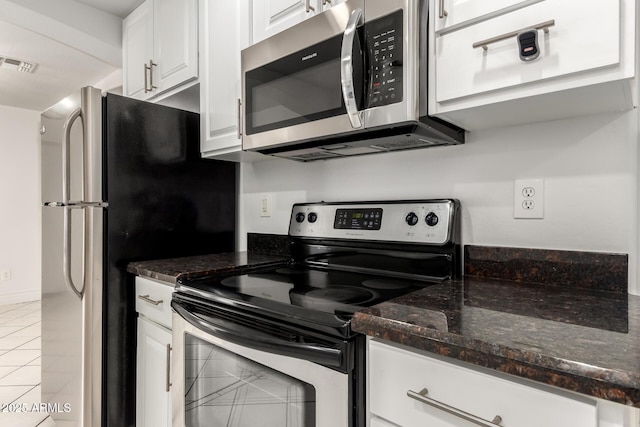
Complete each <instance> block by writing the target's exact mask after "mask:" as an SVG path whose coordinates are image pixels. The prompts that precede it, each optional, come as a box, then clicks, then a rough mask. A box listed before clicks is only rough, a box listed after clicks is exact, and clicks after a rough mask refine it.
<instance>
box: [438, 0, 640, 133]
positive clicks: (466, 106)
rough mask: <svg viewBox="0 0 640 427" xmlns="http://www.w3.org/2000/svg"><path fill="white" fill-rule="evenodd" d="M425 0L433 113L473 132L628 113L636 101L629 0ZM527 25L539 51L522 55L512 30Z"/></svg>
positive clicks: (515, 31)
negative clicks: (427, 0) (533, 56)
mask: <svg viewBox="0 0 640 427" xmlns="http://www.w3.org/2000/svg"><path fill="white" fill-rule="evenodd" d="M487 3H489V4H487ZM430 5H431V7H432V10H435V13H433V14H431V16H430V19H431V28H432V29H435V31H432V33H431V38H430V50H431V55H429V65H430V66H429V70H431V71H430V74H429V89H430V91H431V93H432V96H431V97H430V113H431V114H432V115H435V116H438V117H441V118H443V119H445V120H448V121H451V122H453V123H455V124H457V125H459V126H461V127H463V128H465V129H467V130H474V129H480V128H488V127H495V126H504V125H514V124H522V123H531V122H536V121H545V120H552V119H557V118H563V117H571V116H578V115H583V114H592V113H600V112H604V111H616V110H624V109H630V108H632V107H633V106H634V103H636V101H637V100H634V99H633V90H632V88H633V86H632V79H633V78H634V76H635V48H636V41H635V19H634V18H635V16H636V10H635V1H634V0H611V1H608V2H605V3H602V2H586V3H585V2H584V1H583V0H525V1H510V0H496V1H492V2H482V1H469V0H467V1H462V0H432V1H431V4H430ZM443 5H444V12H446V13H442V15H443V17H442V18H441V17H440V15H441V14H440V11H441V10H443V9H442V7H443ZM474 5H475V6H474ZM536 28H537V29H536ZM531 29H534V32H535V33H536V34H537V48H538V51H539V56H538V57H537V58H536V59H533V60H530V61H526V60H523V59H522V58H521V56H520V47H519V44H518V37H517V35H518V33H519V32H521V31H523V30H531ZM585 100H589V102H585ZM596 100H597V102H596Z"/></svg>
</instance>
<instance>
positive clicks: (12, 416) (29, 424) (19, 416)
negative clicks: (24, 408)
mask: <svg viewBox="0 0 640 427" xmlns="http://www.w3.org/2000/svg"><path fill="white" fill-rule="evenodd" d="M48 416H49V414H47V413H42V412H8V413H7V412H2V413H0V426H11V427H35V426H37V425H39V424H40V423H42V422H43V421H44V420H45V419H46V418H47V417H48ZM56 427H57V426H56Z"/></svg>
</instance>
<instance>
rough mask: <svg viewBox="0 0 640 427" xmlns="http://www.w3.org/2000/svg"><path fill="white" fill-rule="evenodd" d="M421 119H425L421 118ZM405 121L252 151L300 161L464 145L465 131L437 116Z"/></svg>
mask: <svg viewBox="0 0 640 427" xmlns="http://www.w3.org/2000/svg"><path fill="white" fill-rule="evenodd" d="M423 119H425V118H423ZM426 119H427V120H428V121H429V124H427V123H424V122H422V121H420V122H417V123H413V122H410V123H406V124H401V125H397V124H396V125H395V126H392V127H389V128H379V129H368V130H366V131H363V132H360V133H349V134H346V135H342V136H340V135H335V136H331V137H329V138H322V139H315V140H310V141H298V142H295V143H289V144H287V143H286V142H285V143H283V144H282V145H279V146H275V147H274V146H269V147H267V148H262V149H257V150H255V151H257V152H259V153H262V154H267V155H271V156H275V157H282V158H285V159H290V160H297V161H301V162H310V161H314V160H329V159H338V158H342V157H349V156H357V155H363V154H376V153H386V152H391V151H400V150H412V149H420V148H429V147H438V146H443V145H457V144H464V141H465V131H464V130H463V129H459V128H455V127H453V126H451V125H450V124H448V123H445V122H442V123H441V122H440V121H439V120H438V119H437V118H434V117H428V118H426Z"/></svg>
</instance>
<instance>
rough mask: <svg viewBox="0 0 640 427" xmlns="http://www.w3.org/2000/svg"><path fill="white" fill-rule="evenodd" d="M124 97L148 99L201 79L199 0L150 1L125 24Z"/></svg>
mask: <svg viewBox="0 0 640 427" xmlns="http://www.w3.org/2000/svg"><path fill="white" fill-rule="evenodd" d="M122 51H123V73H124V74H123V86H124V94H125V95H126V96H130V97H133V98H138V99H149V98H151V97H153V96H156V95H159V94H161V93H163V92H166V91H167V90H169V89H172V88H174V87H176V86H179V85H181V84H183V83H186V82H188V81H190V80H193V79H196V78H197V77H198V0H147V1H145V2H144V3H143V4H142V5H140V7H138V9H136V10H135V11H134V12H132V13H131V14H130V15H129V16H128V17H126V18H125V19H124V21H123V49H122Z"/></svg>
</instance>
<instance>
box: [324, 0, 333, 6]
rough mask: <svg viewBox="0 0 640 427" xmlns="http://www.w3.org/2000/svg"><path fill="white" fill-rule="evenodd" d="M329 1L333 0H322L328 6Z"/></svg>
mask: <svg viewBox="0 0 640 427" xmlns="http://www.w3.org/2000/svg"><path fill="white" fill-rule="evenodd" d="M329 3H331V0H322V5H323V6H326V5H327V4H329Z"/></svg>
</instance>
